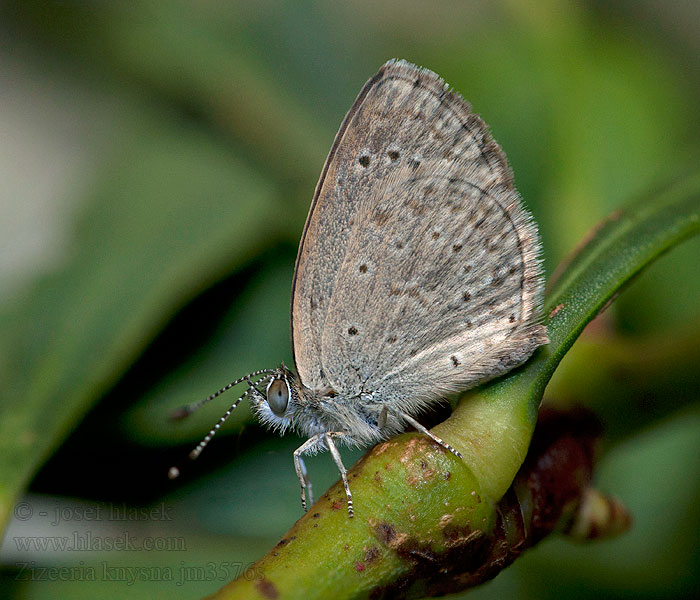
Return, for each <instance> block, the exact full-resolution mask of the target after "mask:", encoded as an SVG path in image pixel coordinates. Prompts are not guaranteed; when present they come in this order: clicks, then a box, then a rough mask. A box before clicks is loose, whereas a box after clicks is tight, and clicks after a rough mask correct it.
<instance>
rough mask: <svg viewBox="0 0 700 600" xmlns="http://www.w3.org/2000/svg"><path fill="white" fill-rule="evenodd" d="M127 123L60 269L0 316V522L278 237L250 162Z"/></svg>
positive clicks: (160, 129) (204, 143)
mask: <svg viewBox="0 0 700 600" xmlns="http://www.w3.org/2000/svg"><path fill="white" fill-rule="evenodd" d="M130 126H131V127H132V128H133V129H132V131H134V132H136V131H138V132H139V135H138V139H137V138H136V137H133V138H131V142H127V144H126V146H125V147H123V148H121V149H120V151H115V153H114V157H113V160H112V162H111V163H110V165H109V166H108V167H107V168H106V173H105V175H104V176H103V178H102V179H101V180H100V182H99V184H98V185H97V186H96V188H95V189H94V191H93V193H92V194H91V196H90V202H89V203H88V204H87V205H86V206H85V210H84V213H83V215H82V217H81V218H80V220H79V223H78V225H77V227H76V230H75V237H74V246H73V248H71V253H70V258H69V259H68V260H67V262H66V264H65V265H64V267H63V269H61V270H60V271H59V272H57V273H55V274H52V275H49V276H46V277H45V278H43V279H42V280H40V281H39V282H37V284H36V285H35V286H34V287H33V288H32V289H31V291H30V292H29V293H28V294H27V295H26V296H25V297H23V298H22V299H21V300H20V301H19V302H18V303H17V304H16V305H15V306H14V307H13V309H11V310H8V311H6V312H5V313H4V314H3V315H2V319H0V320H1V321H2V322H3V326H2V328H3V332H4V335H3V337H2V341H1V342H0V344H2V345H1V346H0V357H1V360H0V365H1V367H0V369H1V370H0V372H1V373H2V376H3V388H2V392H1V393H2V395H3V397H4V400H3V401H2V403H0V522H3V521H4V520H5V518H6V517H7V515H8V512H9V510H10V506H11V505H12V503H13V500H14V498H15V497H16V495H17V494H18V493H19V492H20V491H21V490H22V488H23V487H24V485H26V483H27V482H28V480H29V478H30V477H31V476H32V475H33V474H34V473H35V471H36V469H37V468H38V467H39V466H40V465H41V464H42V462H43V461H44V460H45V459H46V458H47V457H48V456H49V455H50V454H51V452H52V451H53V450H54V449H55V448H56V446H57V445H58V444H59V443H60V442H61V441H62V440H63V438H64V437H65V436H66V435H67V434H68V432H69V431H70V430H71V429H72V428H73V427H75V425H76V423H77V422H78V421H79V420H80V419H81V417H82V416H83V415H84V414H85V411H86V410H87V409H88V408H89V407H90V405H91V404H92V403H93V402H94V401H95V400H96V399H97V398H99V396H100V395H101V394H102V393H104V392H105V390H107V389H108V388H109V387H110V386H111V385H113V383H114V381H115V379H116V378H117V377H119V375H120V374H121V373H122V372H123V371H124V369H125V368H126V367H127V366H128V365H129V364H130V363H131V362H133V360H134V359H135V358H136V357H137V356H138V355H139V353H140V352H141V351H142V350H143V346H144V343H145V342H146V341H147V340H148V339H150V338H151V337H152V336H153V335H154V333H155V332H156V331H158V329H159V328H161V327H162V326H163V324H164V323H165V322H166V320H167V319H168V318H169V316H170V315H172V314H173V312H174V311H175V310H176V309H177V308H178V307H179V306H180V305H181V304H182V303H183V302H184V301H185V300H186V299H188V298H190V297H191V296H192V295H193V294H195V293H197V292H198V291H200V290H201V289H202V288H203V287H204V286H206V285H208V284H211V283H212V282H214V281H215V280H216V279H218V278H220V277H222V276H223V275H224V274H225V273H228V272H230V270H231V269H235V268H236V267H240V266H241V265H243V264H244V263H245V262H247V261H249V260H250V259H251V257H252V256H254V255H255V254H256V253H258V252H259V251H260V250H261V249H262V248H264V247H266V246H269V245H271V244H274V243H276V240H278V239H280V238H281V237H282V236H281V233H280V231H279V229H277V221H275V220H271V219H269V214H274V213H275V212H277V210H279V208H278V206H277V204H276V203H275V201H274V188H272V187H271V186H270V185H269V184H268V183H266V182H265V181H264V180H262V179H261V177H260V176H259V175H258V174H256V173H255V172H254V171H253V170H251V169H250V168H249V167H248V166H246V164H245V163H244V162H243V161H241V160H240V159H238V158H236V157H235V156H233V155H231V154H230V152H228V151H226V150H225V149H224V148H222V147H221V146H219V145H217V144H216V143H215V142H213V141H212V140H211V139H210V138H209V137H208V136H207V135H203V134H202V133H200V132H198V131H197V130H195V129H193V128H191V127H188V126H187V125H185V124H178V123H177V122H168V121H164V120H162V119H160V118H157V117H155V116H154V115H152V114H151V115H148V124H146V123H145V122H144V121H143V120H137V121H136V122H134V123H133V124H131V125H130Z"/></svg>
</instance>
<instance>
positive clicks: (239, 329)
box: [120, 254, 294, 458]
mask: <svg viewBox="0 0 700 600" xmlns="http://www.w3.org/2000/svg"><path fill="white" fill-rule="evenodd" d="M293 270H294V255H293V254H291V255H289V256H287V260H286V261H284V262H282V264H279V265H269V264H268V265H267V266H265V267H264V268H262V269H261V271H260V272H259V273H257V274H256V275H255V277H254V279H253V281H252V282H251V284H250V285H249V286H248V287H247V289H245V290H244V291H243V292H242V293H241V296H240V298H239V299H238V300H237V302H236V303H235V304H234V305H233V306H232V308H231V309H230V310H229V312H228V313H227V314H226V315H224V317H223V318H222V319H221V321H220V326H219V329H218V332H217V333H215V334H214V335H213V336H212V338H211V339H210V341H209V342H208V343H207V345H206V347H205V348H202V349H201V350H199V351H197V352H194V353H193V354H192V355H191V357H190V358H189V359H188V360H187V362H186V364H184V365H181V366H180V367H179V368H178V369H176V370H175V371H173V372H172V374H170V375H168V376H167V377H165V378H163V379H162V380H160V381H159V382H158V384H157V386H156V388H155V389H153V390H151V391H150V392H149V393H147V394H146V395H144V396H143V397H142V398H140V399H139V401H138V402H137V403H135V404H134V405H133V406H131V407H130V408H129V409H128V410H126V411H124V413H123V415H122V417H121V420H120V421H121V427H122V429H123V430H124V433H125V435H126V436H128V437H130V438H132V439H134V440H136V441H138V442H139V443H141V444H144V445H159V444H167V445H172V444H173V443H177V442H180V443H182V442H190V443H195V442H196V441H197V442H198V441H199V440H200V439H201V438H202V437H203V436H204V434H205V433H207V432H208V431H209V430H210V429H211V427H212V425H213V424H214V423H215V422H216V420H218V418H219V417H220V416H221V414H223V412H224V410H225V408H224V405H226V407H228V405H229V404H230V403H231V402H232V401H233V400H235V399H236V392H235V390H232V391H231V392H229V394H230V395H233V398H231V402H228V399H227V398H226V397H225V396H224V398H222V399H220V400H219V401H218V402H216V403H212V404H213V405H214V406H212V405H209V406H207V407H206V408H203V409H201V410H199V411H198V412H196V413H194V414H192V415H191V416H189V417H188V418H187V419H184V420H181V421H177V422H173V421H172V420H171V419H170V414H171V413H172V412H173V410H175V409H177V408H180V407H182V406H184V405H186V404H189V403H191V402H193V401H195V400H199V399H200V398H203V397H205V396H208V395H209V394H210V393H212V392H213V391H214V389H213V388H216V389H219V388H220V387H223V386H224V385H225V384H226V383H228V382H229V381H231V380H233V379H236V378H238V377H240V376H241V375H244V374H245V373H251V372H253V371H255V370H257V369H263V368H265V369H268V368H274V367H277V366H279V364H280V363H281V362H283V361H284V362H285V364H288V365H291V364H293V362H292V352H291V347H290V343H289V301H290V300H289V298H290V294H291V286H292V273H293ZM263 324H264V326H262V325H263ZM215 407H216V408H215ZM220 413H221V414H220ZM250 418H251V413H250V407H249V406H248V403H247V402H244V403H242V404H241V405H240V406H239V407H238V408H237V409H236V411H235V412H233V413H232V414H231V416H230V417H229V418H228V420H227V422H226V424H225V425H224V426H223V427H222V429H221V431H220V432H219V433H218V435H217V437H218V436H222V435H225V434H226V432H227V431H229V432H231V431H233V430H235V429H239V428H240V427H241V424H242V423H244V422H245V421H246V420H249V419H250ZM183 458H186V457H185V456H183Z"/></svg>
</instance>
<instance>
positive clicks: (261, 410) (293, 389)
mask: <svg viewBox="0 0 700 600" xmlns="http://www.w3.org/2000/svg"><path fill="white" fill-rule="evenodd" d="M263 383H265V382H263ZM255 390H256V391H257V392H258V393H254V394H252V395H251V403H252V405H253V410H254V412H255V414H256V415H257V417H258V419H260V421H261V422H262V423H263V424H264V425H266V426H267V427H269V428H270V429H274V430H276V431H279V432H280V433H281V434H282V433H284V432H285V431H287V429H289V428H290V427H291V426H292V425H293V423H294V416H295V413H296V412H297V411H298V409H299V404H300V402H299V380H298V378H297V376H296V375H295V374H294V373H292V372H291V371H290V370H289V369H288V368H287V367H286V366H285V365H284V364H282V365H281V366H280V367H279V368H278V369H275V370H274V371H273V373H272V374H271V375H270V377H269V379H268V380H267V381H266V385H265V387H264V388H263V390H260V389H258V388H257V387H256V388H255Z"/></svg>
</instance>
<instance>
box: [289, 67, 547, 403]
mask: <svg viewBox="0 0 700 600" xmlns="http://www.w3.org/2000/svg"><path fill="white" fill-rule="evenodd" d="M321 231H322V234H321ZM538 253H539V242H538V238H537V230H536V227H535V225H534V223H533V222H532V220H531V218H530V217H529V215H528V214H527V213H526V211H525V210H524V209H523V207H522V205H521V201H520V198H519V196H518V194H517V192H516V191H515V189H514V188H513V184H512V176H511V173H510V170H509V168H508V166H507V163H506V160H505V156H504V155H503V153H502V151H501V149H500V148H499V147H498V145H497V144H496V143H495V142H494V141H493V140H492V139H491V137H490V135H489V133H488V130H487V128H486V125H485V124H484V123H483V121H481V119H480V118H479V117H478V116H476V115H474V114H473V113H472V112H471V109H470V107H469V105H468V104H467V103H466V102H464V101H463V100H462V99H461V98H460V97H459V96H458V95H457V94H454V93H452V92H450V91H449V89H448V88H447V87H446V85H445V84H444V82H443V81H442V80H441V79H440V78H438V77H437V76H436V75H435V74H434V73H432V72H430V71H427V70H424V69H418V68H416V67H414V66H413V65H410V64H408V63H405V62H403V61H399V62H394V61H390V62H389V63H387V64H386V65H384V67H382V69H381V70H380V71H379V72H378V73H377V75H376V76H375V77H374V78H372V79H371V80H370V81H369V82H368V83H367V84H366V85H365V88H363V90H362V92H361V94H360V96H359V97H358V99H357V101H356V102H355V104H354V106H353V108H352V109H351V110H350V112H349V114H348V116H347V117H346V120H345V122H344V123H343V126H342V127H341V130H340V131H339V133H338V136H337V137H336V141H335V143H334V146H333V149H332V150H331V154H330V155H329V158H328V160H327V163H326V166H325V167H324V172H323V174H322V177H321V180H320V181H319V185H318V187H317V190H316V197H315V200H314V204H313V205H312V209H311V212H310V214H309V218H308V220H307V226H306V230H305V236H304V238H303V239H302V245H301V248H300V252H299V256H298V259H297V270H296V275H295V284H294V290H293V304H292V317H293V318H292V328H293V336H294V342H295V343H294V350H295V360H296V364H297V369H298V371H299V375H300V378H301V380H302V382H303V383H304V384H305V385H307V386H308V387H316V388H323V387H331V388H332V389H334V390H335V391H336V392H338V393H340V394H341V395H342V396H344V397H353V396H356V395H358V394H360V393H361V392H368V393H374V394H375V396H376V397H377V398H379V399H381V400H382V401H391V402H395V403H398V406H399V407H401V408H402V409H404V410H408V411H411V410H413V408H415V407H416V406H417V404H419V403H420V402H421V400H422V399H425V400H428V399H430V398H432V397H434V396H436V395H439V394H441V393H444V392H446V391H452V390H457V389H462V388H466V387H469V386H470V385H474V384H476V383H478V382H480V381H483V380H485V379H488V378H491V377H494V376H496V375H498V374H500V373H503V372H505V371H507V370H509V369H511V368H512V367H514V366H516V365H518V364H520V363H522V362H523V361H524V360H526V359H527V358H528V357H529V356H530V355H531V353H532V352H533V351H534V349H535V348H536V347H537V346H539V345H541V344H542V343H545V342H546V333H545V330H544V327H543V326H542V325H540V324H538V323H537V319H538V317H539V311H540V305H541V296H542V288H543V283H542V274H541V268H540V262H539V258H538ZM302 337H303V339H304V345H303V347H301V346H300V345H299V344H298V340H300V339H301V338H302Z"/></svg>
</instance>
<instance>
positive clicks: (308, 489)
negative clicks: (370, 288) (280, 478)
mask: <svg viewBox="0 0 700 600" xmlns="http://www.w3.org/2000/svg"><path fill="white" fill-rule="evenodd" d="M299 466H300V467H301V474H302V476H303V478H304V483H305V484H306V497H307V499H308V501H309V506H313V504H314V492H313V488H312V486H311V479H310V478H309V472H308V471H307V470H306V463H305V462H304V459H303V458H302V457H301V456H300V457H299Z"/></svg>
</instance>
